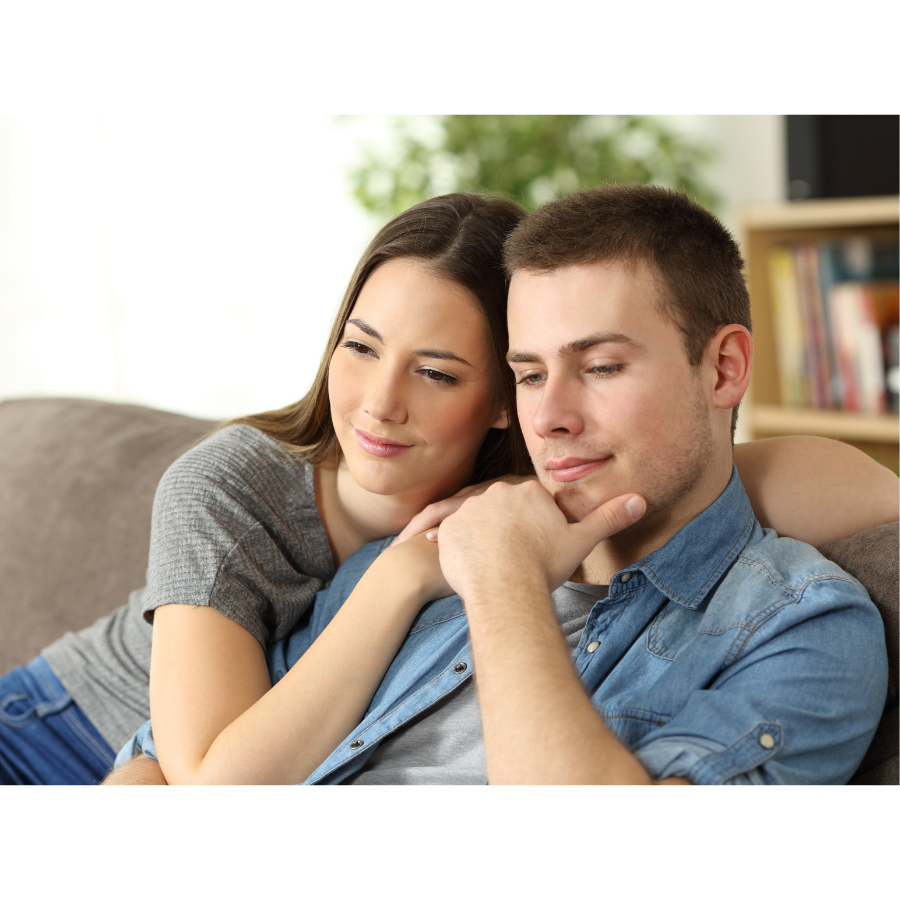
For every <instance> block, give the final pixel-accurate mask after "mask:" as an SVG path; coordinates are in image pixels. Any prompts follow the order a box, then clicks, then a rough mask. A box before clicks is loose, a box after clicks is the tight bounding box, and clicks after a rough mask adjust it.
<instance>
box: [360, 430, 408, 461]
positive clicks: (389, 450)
mask: <svg viewBox="0 0 900 900" xmlns="http://www.w3.org/2000/svg"><path fill="white" fill-rule="evenodd" d="M353 433H354V434H355V435H356V441H357V443H358V444H359V446H360V447H362V448H363V450H365V451H366V453H371V454H372V456H397V455H399V454H400V453H404V452H405V451H407V450H409V448H410V447H412V444H398V443H397V442H396V441H389V440H387V438H380V437H378V436H377V435H374V434H369V432H368V431H360V429H358V428H354V429H353Z"/></svg>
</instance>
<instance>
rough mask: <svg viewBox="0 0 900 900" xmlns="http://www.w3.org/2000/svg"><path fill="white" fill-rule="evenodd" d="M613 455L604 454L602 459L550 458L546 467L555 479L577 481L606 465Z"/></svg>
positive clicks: (545, 464)
mask: <svg viewBox="0 0 900 900" xmlns="http://www.w3.org/2000/svg"><path fill="white" fill-rule="evenodd" d="M611 459H612V457H611V456H604V457H603V458H602V459H584V458H583V457H576V456H566V457H563V458H562V459H550V460H547V462H545V463H544V468H545V469H547V471H548V472H549V473H550V477H551V478H552V479H553V480H554V481H558V482H563V481H577V480H578V479H579V478H583V477H584V476H585V475H587V474H588V473H589V472H594V471H596V470H597V469H600V468H602V467H603V466H605V465H606V464H607V463H608V462H609V461H610V460H611Z"/></svg>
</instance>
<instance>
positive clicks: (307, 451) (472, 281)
mask: <svg viewBox="0 0 900 900" xmlns="http://www.w3.org/2000/svg"><path fill="white" fill-rule="evenodd" d="M524 215H525V212H524V210H523V209H522V208H521V207H520V206H519V205H518V204H516V203H513V202H512V201H511V200H504V199H501V198H496V197H485V196H481V195H480V194H446V195H445V196H443V197H434V198H432V199H431V200H426V201H425V202H424V203H419V204H417V205H416V206H413V207H412V208H410V209H408V210H406V212H403V213H401V214H400V215H399V216H397V218H395V219H393V220H392V221H390V222H388V224H387V225H385V226H384V228H382V229H381V231H379V232H378V234H376V235H375V237H374V239H373V240H372V242H371V243H370V244H369V246H368V248H367V249H366V252H365V253H364V254H363V256H362V259H360V261H359V263H358V264H357V266H356V271H355V272H354V273H353V277H352V278H351V279H350V284H349V285H348V287H347V290H346V292H345V294H344V298H343V300H342V301H341V305H340V307H339V308H338V311H337V314H336V316H335V319H334V324H333V325H332V328H331V334H330V336H329V338H328V343H327V344H326V346H325V352H324V353H323V354H322V361H321V362H320V363H319V370H318V372H317V373H316V377H315V380H314V381H313V384H312V387H311V388H310V389H309V391H308V393H307V394H306V396H305V397H303V398H302V399H301V400H298V401H297V402H296V403H292V404H290V405H289V406H285V407H283V408H282V409H276V410H272V411H270V412H263V413H258V414H256V415H251V416H244V417H242V418H239V419H233V420H232V421H231V422H228V423H226V424H229V425H252V426H253V427H254V428H258V429H260V431H263V432H265V433H266V434H268V435H270V436H271V437H274V438H276V439H277V440H279V441H281V442H282V443H283V444H284V445H286V447H287V448H288V449H290V450H292V451H293V452H295V453H297V454H298V456H299V457H300V458H301V459H304V460H306V461H307V462H310V463H313V464H316V463H320V462H322V461H323V460H325V459H327V458H328V457H329V455H330V454H331V453H332V452H333V451H334V448H335V444H336V443H337V438H336V436H335V433H334V426H333V425H332V421H331V410H330V405H329V401H328V367H329V364H330V362H331V357H332V355H333V354H334V351H335V349H336V348H337V345H338V343H339V341H340V340H341V336H342V335H343V333H344V326H345V325H346V324H347V319H349V318H350V313H351V311H352V310H353V306H354V304H355V303H356V298H357V297H358V296H359V292H360V291H361V290H362V286H363V285H364V284H365V283H366V279H367V278H368V277H369V276H370V275H371V274H372V272H374V271H375V269H377V268H378V266H380V265H381V264H382V263H384V262H386V261H387V260H389V259H415V260H420V261H422V262H424V263H427V265H428V267H429V268H430V269H432V270H433V271H434V272H435V273H436V274H438V275H441V276H443V277H445V278H448V279H450V280H451V281H454V282H455V283H457V284H459V285H461V286H462V287H464V288H466V289H467V290H468V291H469V292H470V293H471V294H472V295H473V296H474V297H475V298H476V300H477V301H478V304H479V307H480V309H481V311H482V313H483V314H484V318H485V322H486V323H487V333H488V337H489V341H490V345H491V350H492V353H491V377H492V380H493V382H494V386H495V391H496V395H497V397H498V398H499V400H500V403H501V405H502V407H503V408H504V409H505V410H506V412H507V415H508V416H509V423H510V424H509V428H504V429H496V428H492V429H491V430H490V431H489V432H488V435H487V437H486V438H485V440H484V443H483V444H482V446H481V450H480V451H479V454H478V458H477V460H476V463H475V470H474V472H473V474H472V478H471V483H473V484H474V483H477V482H479V481H486V480H487V479H489V478H496V477H497V476H499V475H507V474H514V475H529V474H532V473H533V471H534V470H533V468H532V466H531V462H530V460H529V458H528V453H527V451H526V448H525V441H524V439H523V437H522V432H521V430H520V428H519V423H518V419H517V418H516V405H515V385H514V383H513V378H512V373H511V372H510V370H509V367H508V366H507V365H506V351H507V347H508V344H509V338H508V332H507V327H506V295H507V280H506V276H505V274H504V271H503V242H504V241H505V240H506V237H507V235H508V234H509V233H510V231H512V229H513V228H514V227H515V225H516V224H517V223H518V222H519V220H520V219H521V218H522V217H523V216H524Z"/></svg>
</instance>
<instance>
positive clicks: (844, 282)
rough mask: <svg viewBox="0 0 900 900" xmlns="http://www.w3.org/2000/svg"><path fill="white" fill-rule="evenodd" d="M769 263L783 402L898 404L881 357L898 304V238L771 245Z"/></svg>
mask: <svg viewBox="0 0 900 900" xmlns="http://www.w3.org/2000/svg"><path fill="white" fill-rule="evenodd" d="M768 267H769V287H770V294H771V298H772V311H773V318H774V325H775V335H776V348H777V354H778V368H779V382H780V389H781V396H782V403H783V404H784V405H786V406H804V407H810V408H813V409H840V410H845V411H848V412H859V413H875V414H878V413H883V412H887V411H888V410H889V409H892V410H896V389H895V387H894V382H895V381H896V373H895V372H894V371H893V369H890V366H889V365H888V364H887V362H886V359H887V357H888V355H889V347H888V344H889V341H890V340H891V338H890V335H892V334H893V335H894V337H893V340H894V341H895V342H896V329H897V324H898V307H900V297H898V248H897V244H896V243H891V242H887V241H874V240H869V239H865V238H853V239H850V240H844V241H803V242H795V243H793V244H782V245H776V246H773V247H771V248H770V250H769V259H768ZM892 329H893V331H892ZM894 367H896V364H894ZM889 370H890V372H891V373H892V374H891V375H890V377H889Z"/></svg>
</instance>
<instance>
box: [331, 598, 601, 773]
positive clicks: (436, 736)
mask: <svg viewBox="0 0 900 900" xmlns="http://www.w3.org/2000/svg"><path fill="white" fill-rule="evenodd" d="M608 593H609V585H606V584H602V585H598V584H575V583H573V582H571V581H567V582H566V583H565V584H564V585H563V586H562V587H560V588H559V589H558V590H556V591H554V592H553V612H554V614H555V616H556V621H557V623H558V624H559V628H560V631H561V632H562V635H563V637H564V638H565V639H566V641H567V642H568V644H569V645H570V646H571V647H572V649H573V651H574V650H575V648H577V647H578V642H579V641H580V640H581V633H582V631H584V626H585V624H586V623H587V620H588V616H589V615H590V613H591V609H592V608H593V606H594V604H595V603H597V602H598V601H599V600H603V599H605V598H606V596H607V594H608ZM486 781H487V765H486V763H485V758H484V737H483V735H482V731H481V709H480V707H479V705H478V692H477V688H476V686H475V676H472V677H471V678H469V679H468V680H467V681H466V682H465V683H464V684H462V685H461V686H460V687H459V688H458V689H457V690H455V691H453V693H451V694H448V695H447V696H445V697H442V698H441V699H440V700H438V701H437V703H434V704H433V705H432V706H430V707H429V708H428V709H425V710H423V711H422V712H421V713H419V715H418V716H416V717H415V718H414V719H412V720H411V721H409V722H407V723H406V724H405V725H403V726H402V727H401V728H398V729H397V731H395V732H394V733H393V734H391V735H388V736H387V737H386V738H385V739H384V740H383V741H382V742H381V743H380V744H379V745H378V748H377V749H376V750H375V752H374V753H373V754H372V755H371V756H370V757H369V759H368V761H367V762H366V765H365V766H363V768H362V769H360V770H359V771H358V772H357V773H356V774H354V775H352V776H351V777H350V778H348V779H347V780H346V781H344V782H342V784H484V783H485V782H486Z"/></svg>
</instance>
